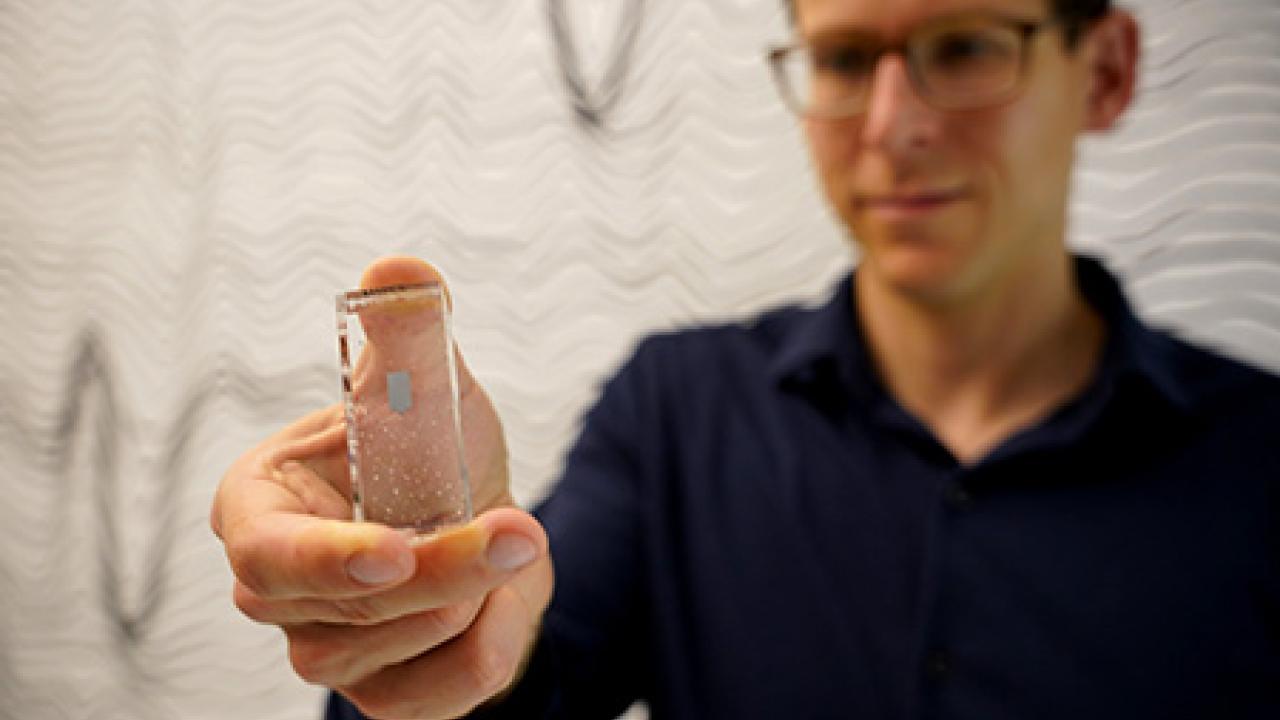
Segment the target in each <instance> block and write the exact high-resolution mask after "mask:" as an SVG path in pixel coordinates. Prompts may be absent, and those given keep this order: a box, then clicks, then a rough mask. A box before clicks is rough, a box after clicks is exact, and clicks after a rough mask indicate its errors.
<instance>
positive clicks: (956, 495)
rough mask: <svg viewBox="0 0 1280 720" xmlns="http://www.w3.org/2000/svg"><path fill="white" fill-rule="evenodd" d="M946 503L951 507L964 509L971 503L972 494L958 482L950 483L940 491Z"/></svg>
mask: <svg viewBox="0 0 1280 720" xmlns="http://www.w3.org/2000/svg"><path fill="white" fill-rule="evenodd" d="M942 495H943V497H944V498H945V499H946V501H947V504H948V505H950V506H951V507H953V508H957V509H964V508H967V507H969V506H971V505H973V495H970V494H969V491H968V490H965V489H964V486H963V485H961V484H959V483H951V484H949V485H947V487H946V489H944V490H943V491H942Z"/></svg>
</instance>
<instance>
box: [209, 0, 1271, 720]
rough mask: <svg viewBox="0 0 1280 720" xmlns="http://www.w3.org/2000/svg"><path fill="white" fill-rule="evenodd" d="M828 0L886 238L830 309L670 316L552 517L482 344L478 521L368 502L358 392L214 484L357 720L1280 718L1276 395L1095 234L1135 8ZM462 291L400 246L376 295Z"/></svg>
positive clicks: (850, 221)
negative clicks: (355, 405)
mask: <svg viewBox="0 0 1280 720" xmlns="http://www.w3.org/2000/svg"><path fill="white" fill-rule="evenodd" d="M794 11H795V15H794V17H795V23H796V31H797V38H798V42H797V43H796V44H795V45H794V46H793V47H791V48H789V49H786V50H780V51H778V52H776V53H775V54H774V55H773V61H774V63H775V69H776V70H777V73H778V77H779V80H780V83H781V86H782V88H783V90H784V93H785V96H786V98H787V100H788V102H789V103H790V104H791V105H792V106H793V107H794V108H795V109H796V110H797V111H798V112H800V113H801V115H802V116H803V117H804V119H805V120H804V124H805V130H806V133H807V135H808V139H809V143H810V147H811V149H812V152H813V159H814V163H815V165H816V167H817V170H818V172H819V175H820V177H821V180H822V185H823V187H824V189H825V191H826V194H827V196H828V199H829V201H830V202H831V204H832V207H833V208H834V209H835V211H836V214H837V215H838V216H839V218H840V219H841V220H842V221H843V223H844V224H845V226H846V227H847V228H848V229H849V231H850V234H851V235H852V236H853V238H854V239H855V240H856V243H857V247H858V249H859V257H860V260H859V263H858V266H857V270H856V271H855V273H854V274H853V276H852V277H851V278H848V279H846V280H845V281H844V282H842V283H841V284H840V285H839V287H838V288H837V290H836V292H835V294H834V296H833V298H832V300H831V301H830V302H829V303H828V304H827V305H826V306H824V307H822V308H819V309H817V310H807V311H806V310H798V309H783V310H779V311H777V312H774V313H770V314H767V315H765V316H763V317H761V318H759V319H758V320H757V321H756V322H753V323H750V324H747V325H742V326H725V327H715V328H705V329H701V330H694V331H686V332H682V333H673V334H669V335H665V336H660V337H656V338H651V339H650V340H648V341H646V342H644V343H643V344H642V345H641V346H640V348H639V349H638V350H637V352H636V354H635V356H634V357H633V358H632V360H631V361H630V362H629V363H627V365H626V366H625V367H624V368H623V369H622V370H621V371H620V372H619V374H618V375H617V376H616V377H615V378H614V379H613V380H612V381H611V382H610V383H609V384H608V386H607V387H606V389H605V391H604V394H603V396H602V398H601V400H600V402H599V404H598V405H597V406H596V407H595V409H593V410H592V412H591V413H590V415H589V416H588V418H587V422H586V425H585V427H584V431H583V435H582V437H581V438H580V440H579V442H578V443H577V445H576V446H575V448H574V450H573V451H572V453H571V454H570V457H569V459H568V462H567V466H566V471H565V475H564V477H563V479H562V481H561V482H560V484H559V485H558V487H557V488H556V490H555V491H554V492H553V494H552V495H551V496H550V498H549V499H548V500H547V502H546V503H544V504H543V505H542V506H541V507H540V508H539V509H538V511H537V519H534V518H533V517H531V516H529V515H527V514H525V513H523V512H521V511H520V510H518V509H516V508H515V507H514V506H513V503H512V501H511V496H510V494H509V492H508V480H507V475H506V468H505V451H504V449H503V441H502V432H501V429H500V425H499V422H498V419H497V417H496V415H495V413H494V411H493V409H492V406H491V405H490V404H489V401H488V400H487V399H486V397H485V395H484V393H483V391H482V390H481V389H480V388H479V387H478V386H477V385H476V384H475V382H474V380H472V379H471V377H470V375H469V374H468V373H467V372H466V369H465V367H464V368H462V370H461V372H462V376H463V385H464V394H463V425H464V428H465V435H466V437H465V439H466V445H467V459H468V463H469V466H470V467H471V468H472V470H473V481H474V484H475V487H474V492H475V498H476V500H475V506H476V508H477V511H478V512H479V516H478V518H477V520H476V521H474V522H473V523H471V524H470V525H468V526H466V527H463V528H460V529H458V530H455V531H452V532H450V533H448V534H445V535H443V536H440V537H438V538H436V539H434V540H431V541H428V542H426V543H422V544H416V545H410V544H409V543H407V542H406V541H405V539H404V538H403V537H402V536H400V535H398V534H396V533H395V532H393V531H391V530H389V529H386V528H380V527H376V526H368V525H357V524H353V523H349V522H345V520H346V518H348V517H349V508H348V503H347V500H346V493H347V488H346V479H345V470H344V466H343V460H342V457H343V455H342V453H343V444H342V439H343V428H342V425H341V417H340V414H339V413H338V411H337V410H333V409H331V410H326V411H323V412H319V413H316V414H314V415H312V416H309V417H307V418H304V419H302V420H300V421H299V422H298V423H296V424H295V425H293V426H292V427H290V428H287V429H285V430H284V431H282V432H281V433H280V434H278V435H277V436H275V437H273V438H271V439H269V440H267V441H266V442H264V443H263V444H262V445H261V446H260V447H258V448H256V449H254V450H252V451H250V452H249V453H247V454H246V455H245V456H244V457H242V458H241V460H240V461H238V462H237V464H236V465H235V466H233V467H232V468H231V470H230V471H229V472H228V474H227V476H226V478H225V479H224V481H223V484H222V486H221V487H220V490H219V493H218V498H217V500H216V501H215V504H214V508H213V514H212V524H213V527H214V530H215V531H216V532H217V533H218V534H219V536H220V537H221V538H222V539H223V540H224V542H225V543H226V546H227V552H228V556H229V558H230V561H231V563H232V566H233V568H234V570H235V572H236V576H237V578H238V581H237V583H236V590H235V594H236V602H237V604H238V605H239V607H240V608H241V609H242V610H243V611H244V612H245V613H246V614H247V615H248V616H250V617H251V618H254V619H255V620H259V621H261V622H267V623H273V624H277V625H279V626H281V627H282V628H283V629H284V631H285V634H286V636H287V637H288V640H289V647H290V655H291V658H292V661H293V664H294V667H295V668H296V670H297V671H298V673H299V674H300V675H301V676H302V677H303V678H305V679H308V680H310V681H313V682H317V683H321V684H324V685H327V686H329V687H332V688H335V689H336V690H337V692H338V694H336V695H334V696H333V698H332V701H331V703H330V708H329V716H330V717H331V718H335V719H337V718H355V717H359V714H357V710H356V709H357V708H358V709H359V710H360V711H362V712H363V713H364V714H365V715H368V716H370V717H376V718H447V717H457V716H460V715H463V714H466V713H468V712H472V711H473V710H474V711H475V713H476V715H477V716H483V717H511V718H532V717H567V718H609V717H612V716H613V715H615V714H617V713H618V712H620V711H621V710H622V709H624V708H625V707H626V706H627V705H628V704H629V703H630V702H631V701H632V700H634V699H637V698H642V699H645V700H646V701H647V702H648V703H649V705H650V708H651V711H652V714H653V716H654V717H656V718H734V719H743V718H844V717H872V718H909V717H910V718H915V717H935V716H936V717H962V718H1027V717H1035V718H1080V717H1089V718H1098V717H1152V718H1154V717H1159V718H1175V717H1187V718H1191V717H1215V718H1216V717H1259V718H1261V717H1280V572H1278V567H1280V566H1278V562H1280V561H1278V554H1280V531H1278V530H1277V528H1278V526H1277V513H1278V512H1280V488H1278V487H1277V483H1280V449H1278V448H1280V443H1277V442H1276V437H1275V436H1276V430H1275V428H1276V427H1277V421H1280V382H1277V380H1276V379H1275V378H1272V377H1270V376H1267V375H1265V374H1263V373H1260V372H1257V371H1254V370H1250V369H1248V368H1245V367H1243V366H1241V365H1239V364H1236V363H1234V362H1231V361H1228V360H1225V359H1222V358H1220V357H1218V356H1215V355H1212V354H1210V353H1207V352H1205V351H1202V350H1198V349H1195V348H1192V347H1190V346H1188V345H1186V344H1184V343H1181V342H1180V341H1177V340H1174V339H1172V338H1169V337H1168V336H1165V335H1163V334H1160V333H1156V332H1153V331H1151V330H1149V329H1147V328H1146V327H1144V326H1143V325H1141V324H1140V323H1139V321H1138V320H1136V319H1135V318H1134V316H1133V315H1132V313H1131V312H1130V310H1129V308H1128V306H1127V304H1126V303H1125V301H1124V298H1123V296H1122V294H1121V293H1120V291H1119V289H1118V288H1117V286H1116V285H1115V283H1114V281H1113V280H1112V278H1111V277H1110V275H1108V274H1107V272H1106V271H1105V270H1104V269H1103V268H1102V267H1101V266H1100V265H1098V264H1097V263H1096V262H1094V261H1091V260H1087V259H1083V258H1073V257H1072V256H1071V255H1069V254H1068V252H1067V251H1066V249H1065V245H1064V242H1065V241H1064V238H1065V218H1066V210H1067V206H1068V196H1069V189H1070V181H1071V170H1072V165H1073V157H1074V146H1075V142H1076V140H1077V138H1078V137H1079V136H1080V135H1081V134H1082V133H1085V132H1099V131H1105V130H1107V129H1109V128H1111V127H1112V126H1113V125H1114V124H1115V123H1116V121H1117V119H1118V118H1119V117H1120V116H1121V114H1122V113H1123V111H1124V110H1125V108H1126V107H1127V106H1128V104H1129V102H1130V98H1131V94H1132V90H1133V87H1134V78H1135V68H1136V64H1137V48H1138V36H1137V28H1136V24H1135V22H1134V20H1133V19H1132V17H1131V16H1130V15H1128V14H1126V13H1124V12H1121V11H1117V10H1113V9H1110V8H1108V7H1106V5H1105V3H1102V2H1096V1H1093V2H1090V1H1083V0H1077V1H1074V2H1073V1H1072V0H1053V1H1052V2H1051V1H1050V0H894V1H893V2H887V1H885V0H796V2H795V5H794ZM431 278H434V274H433V271H431V269H430V268H428V267H426V266H424V265H422V264H420V263H417V262H415V261H412V260H409V259H404V258H391V259H387V260H384V261H380V262H378V263H375V264H374V265H373V266H371V268H370V269H369V270H367V271H366V275H365V278H364V279H363V281H362V284H364V285H365V286H379V285H383V284H394V283H398V282H406V281H415V280H423V279H431ZM544 528H545V533H544ZM553 558H554V560H555V569H554V572H553V569H552V559H553ZM553 585H554V588H555V600H554V602H551V596H552V588H553ZM477 706H479V707H478V709H477Z"/></svg>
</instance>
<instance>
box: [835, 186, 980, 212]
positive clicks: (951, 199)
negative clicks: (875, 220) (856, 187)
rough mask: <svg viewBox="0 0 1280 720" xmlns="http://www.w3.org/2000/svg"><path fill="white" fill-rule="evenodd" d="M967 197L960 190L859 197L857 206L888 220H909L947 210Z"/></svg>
mask: <svg viewBox="0 0 1280 720" xmlns="http://www.w3.org/2000/svg"><path fill="white" fill-rule="evenodd" d="M964 197H965V193H964V192H963V191H960V190H936V191H935V190H930V191H922V192H911V193H888V194H883V195H859V196H858V197H857V199H856V201H855V202H856V204H857V206H858V208H859V209H861V210H869V211H871V212H873V213H876V214H877V215H880V216H884V217H888V218H909V217H918V216H921V215H926V214H929V213H932V212H936V211H938V210H941V209H943V208H946V207H948V206H950V205H952V204H954V203H956V202H959V201H960V200H962V199H963V198H964Z"/></svg>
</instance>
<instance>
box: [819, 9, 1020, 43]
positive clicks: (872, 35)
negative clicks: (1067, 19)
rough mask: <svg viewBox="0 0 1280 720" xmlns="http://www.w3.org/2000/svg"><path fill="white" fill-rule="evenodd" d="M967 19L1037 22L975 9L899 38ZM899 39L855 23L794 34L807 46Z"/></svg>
mask: <svg viewBox="0 0 1280 720" xmlns="http://www.w3.org/2000/svg"><path fill="white" fill-rule="evenodd" d="M968 18H990V19H997V20H1012V21H1015V22H1029V23H1034V22H1037V19H1036V18H1033V17H1027V16H1025V15H1023V14H1020V13H1019V14H1014V13H1012V12H1003V11H999V10H995V9H983V8H975V9H973V10H961V11H959V12H953V13H943V14H941V15H935V16H933V17H930V18H926V19H924V20H923V21H921V22H918V23H916V24H915V25H912V26H911V27H909V28H907V31H906V33H904V34H903V35H902V36H901V37H906V36H908V35H910V34H911V33H913V32H915V31H916V30H918V29H920V28H922V27H929V26H930V25H935V24H938V23H941V22H946V21H949V20H964V19H968ZM901 37H900V38H891V37H889V36H886V35H885V34H884V33H881V32H879V31H877V30H874V29H872V28H869V27H867V26H866V25H863V24H861V23H855V22H839V23H833V24H830V25H827V26H825V27H822V28H819V29H818V30H816V31H815V32H814V33H813V34H811V35H804V34H802V33H796V38H797V39H798V40H802V41H804V42H805V43H808V44H813V43H818V42H823V41H828V42H829V41H831V40H848V39H853V38H856V39H860V40H861V39H866V40H874V41H876V42H881V43H884V42H893V41H894V40H895V39H901Z"/></svg>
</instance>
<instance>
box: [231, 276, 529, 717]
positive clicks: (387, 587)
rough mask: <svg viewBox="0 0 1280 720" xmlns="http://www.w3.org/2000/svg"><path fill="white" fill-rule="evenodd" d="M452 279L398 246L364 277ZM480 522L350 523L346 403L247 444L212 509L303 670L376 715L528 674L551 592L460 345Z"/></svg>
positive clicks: (250, 603)
mask: <svg viewBox="0 0 1280 720" xmlns="http://www.w3.org/2000/svg"><path fill="white" fill-rule="evenodd" d="M431 280H436V281H438V280H439V276H438V274H437V273H436V272H435V270H434V269H432V268H431V267H429V266H427V265H426V264H425V263H422V262H421V261H417V260H413V259H409V258H386V259H383V260H380V261H378V262H375V263H374V264H373V265H371V266H370V267H369V268H368V269H367V270H366V271H365V274H364V277H363V278H362V280H361V286H362V287H382V286H385V285H396V284H406V283H415V282H423V281H431ZM458 375H459V377H458V380H459V386H460V389H459V392H460V399H461V408H460V410H461V415H462V427H463V443H464V446H465V451H466V462H467V465H468V468H469V469H470V472H471V482H472V488H471V489H472V498H473V507H474V508H475V510H476V512H477V513H478V516H477V518H476V519H475V520H474V521H472V522H471V523H469V524H467V525H465V526H461V527H457V528H452V529H449V530H447V531H444V532H442V533H440V534H438V535H436V536H433V537H431V538H430V539H428V540H425V541H419V540H417V539H415V538H411V537H410V536H409V535H407V534H405V533H403V532H401V531H398V530H395V529H392V528H390V527H386V526H383V525H377V524H373V523H353V522H350V518H351V504H350V501H349V498H350V487H349V485H350V483H349V479H348V475H347V467H346V444H345V440H346V429H345V425H344V422H343V416H342V409H341V407H332V408H328V409H325V410H320V411H317V412H315V413H312V414H310V415H307V416H306V417H304V418H302V419H300V420H298V421H297V422H295V423H294V424H292V425H290V426H289V427H287V428H285V429H284V430H282V431H280V432H278V433H277V434H275V435H273V436H272V437H270V438H268V439H267V440H266V441H264V442H263V443H262V444H260V445H259V446H258V447H256V448H254V449H252V450H250V451H249V452H247V453H245V454H244V455H243V456H241V457H240V459H239V460H237V461H236V463H235V464H234V465H232V467H231V468H230V469H229V470H228V471H227V474H226V475H225V476H224V477H223V479H222V482H221V484H220V485H219V487H218V492H217V495H216V497H215V499H214V503H213V508H212V511H211V515H210V522H211V525H212V527H213V531H214V532H215V533H216V534H217V535H218V537H219V538H221V539H222V541H223V543H224V545H225V548H226V552H227V557H228V560H229V561H230V563H231V568H232V570H233V572H234V573H235V576H236V582H235V590H234V599H235V603H236V605H237V607H239V608H240V610H241V611H242V612H243V613H244V614H245V615H247V616H249V617H250V618H252V619H254V620H256V621H258V622H262V623H268V624H272V625H277V626H279V627H280V628H281V629H282V630H284V633H285V636H286V637H287V639H288V642H289V656H290V659H291V661H292V663H293V667H294V669H295V671H296V672H297V673H298V674H299V675H300V676H301V677H302V678H303V679H305V680H307V681H309V682H313V683H317V684H321V685H326V686H328V687H331V688H334V689H336V690H338V691H339V692H341V693H343V694H344V695H345V696H346V697H347V698H349V699H350V700H351V701H352V702H354V703H355V704H356V706H357V707H359V708H360V709H361V711H362V712H364V713H365V714H366V715H369V716H370V717H374V718H422V719H426V718H453V717H457V716H459V715H463V714H465V713H467V712H468V711H470V710H471V709H472V708H474V707H475V706H476V705H478V704H480V703H482V702H484V701H485V700H487V699H489V698H491V697H493V696H495V695H497V694H500V693H501V692H502V691H503V690H504V689H506V688H507V687H509V686H510V685H511V684H512V682H513V681H514V680H515V677H516V673H517V672H518V669H519V667H520V664H521V662H522V660H523V659H524V658H525V656H526V655H527V654H528V652H529V650H530V648H531V647H532V645H533V640H534V638H535V634H536V632H537V626H538V623H539V621H540V619H541V617H542V613H543V611H544V610H545V609H546V606H547V603H548V602H549V601H550V598H551V589H552V582H553V581H552V572H551V560H550V557H549V555H548V553H547V539H546V534H545V533H544V532H543V530H542V527H541V526H540V525H539V524H538V522H537V521H536V520H535V519H534V518H533V517H532V516H530V515H528V514H527V513H525V512H523V511H521V510H519V509H517V508H516V507H515V503H514V502H513V500H512V498H511V494H510V484H509V479H508V475H507V462H506V445H505V442H504V440H503V434H502V427H501V423H500V422H499V420H498V416H497V413H496V412H495V411H494V409H493V405H492V404H491V403H490V402H489V399H488V397H487V396H486V395H485V393H484V391H483V389H481V387H480V386H479V385H478V384H476V382H475V379H474V378H473V377H472V376H471V374H470V372H469V371H468V370H467V369H466V365H465V364H464V363H463V362H462V361H461V358H460V357H459V358H458Z"/></svg>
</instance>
